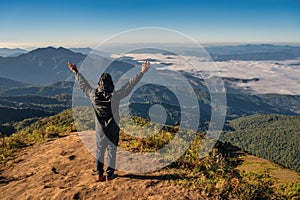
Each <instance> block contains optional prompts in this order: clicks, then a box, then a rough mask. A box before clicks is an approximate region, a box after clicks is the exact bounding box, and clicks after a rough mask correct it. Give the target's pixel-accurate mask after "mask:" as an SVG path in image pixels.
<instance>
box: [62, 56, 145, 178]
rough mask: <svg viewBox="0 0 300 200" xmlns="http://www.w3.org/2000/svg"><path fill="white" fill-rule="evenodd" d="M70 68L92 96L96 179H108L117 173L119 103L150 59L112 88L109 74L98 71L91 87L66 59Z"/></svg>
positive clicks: (80, 85) (135, 82)
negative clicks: (125, 79)
mask: <svg viewBox="0 0 300 200" xmlns="http://www.w3.org/2000/svg"><path fill="white" fill-rule="evenodd" d="M68 66H69V68H70V70H71V71H72V72H73V73H74V75H75V78H76V80H77V82H78V85H79V87H80V89H81V90H82V91H83V92H84V93H85V94H86V95H87V96H88V97H89V98H90V99H91V102H92V106H93V110H94V111H95V115H96V117H95V126H96V143H97V153H96V167H97V173H98V177H97V180H98V181H105V180H106V181H110V180H112V179H113V178H115V177H116V174H114V171H115V167H116V152H117V146H118V142H119V131H120V128H119V119H120V117H119V104H120V101H121V99H123V98H125V97H126V96H128V95H129V93H130V92H131V91H132V89H133V88H134V86H135V85H136V84H137V83H138V82H139V81H140V80H141V79H142V77H143V75H144V73H146V72H147V71H148V69H149V68H150V62H149V61H145V62H144V63H143V64H142V69H141V72H140V73H138V74H137V75H135V76H134V77H133V78H131V79H130V80H129V81H128V82H127V83H126V84H125V85H124V86H123V87H122V88H121V89H119V90H116V91H115V90H114V88H115V86H114V83H113V81H112V78H111V76H110V74H108V73H103V74H101V76H100V78H99V82H98V86H97V88H95V89H94V88H92V87H91V86H90V84H89V83H88V81H87V80H86V79H85V78H84V77H83V75H82V74H80V73H79V72H78V69H77V67H76V65H75V64H72V63H71V62H68ZM106 148H107V149H108V158H107V169H106V175H107V176H106V177H105V176H104V175H103V173H104V170H103V165H104V153H105V150H106Z"/></svg>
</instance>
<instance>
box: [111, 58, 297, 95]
mask: <svg viewBox="0 0 300 200" xmlns="http://www.w3.org/2000/svg"><path fill="white" fill-rule="evenodd" d="M122 56H130V57H132V59H133V60H137V61H141V62H142V61H143V60H144V59H145V58H151V59H156V60H159V61H160V62H154V63H152V64H153V66H154V67H156V68H157V69H168V70H185V71H189V72H193V73H195V74H196V73H199V72H200V73H202V74H208V75H210V76H219V77H227V78H239V79H252V78H259V81H253V82H248V83H236V84H234V86H235V87H238V88H243V89H246V90H247V89H248V90H249V91H254V92H255V93H259V94H266V93H277V94H292V95H300V81H299V80H300V78H299V77H300V59H298V60H286V61H236V60H233V61H226V62H214V63H211V62H205V61H200V59H199V58H197V57H194V56H185V57H181V56H177V55H163V54H122V55H112V57H114V58H117V57H122ZM164 63H167V64H168V65H164ZM191 63H192V64H191Z"/></svg>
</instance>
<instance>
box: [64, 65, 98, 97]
mask: <svg viewBox="0 0 300 200" xmlns="http://www.w3.org/2000/svg"><path fill="white" fill-rule="evenodd" d="M68 67H69V69H70V70H71V71H72V72H73V73H74V75H75V78H76V81H77V83H78V85H79V87H80V89H81V90H82V91H83V92H84V93H85V94H86V96H88V97H89V98H91V96H92V94H93V93H94V89H93V88H92V87H91V86H90V84H89V82H88V81H87V80H86V79H85V78H84V76H83V75H82V74H80V73H79V72H78V69H77V67H76V65H75V64H72V63H71V62H68Z"/></svg>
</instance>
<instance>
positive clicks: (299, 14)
mask: <svg viewBox="0 0 300 200" xmlns="http://www.w3.org/2000/svg"><path fill="white" fill-rule="evenodd" d="M0 24H1V31H0V47H34V46H50V45H53V46H66V47H71V46H93V45H96V44H98V43H100V42H101V41H103V40H104V39H106V38H108V37H109V36H111V35H113V34H116V33H118V32H121V31H125V30H128V29H133V28H138V27H151V26H154V27H163V28H170V29H175V30H177V31H180V32H183V33H185V34H187V35H189V36H191V37H193V38H194V39H195V40H197V41H199V42H200V43H201V44H206V43H280V42H284V43H300V1H298V0H252V1H248V0H207V1H201V0H199V1H189V0H184V1H176V0H172V1H164V0H127V1H126V0H123V1H120V0H106V1H101V0H98V1H96V0H85V1H84V0H73V1H72V0H68V1H67V0H65V1H64V0H61V1H56V0H52V1H47V0H44V1H42V0H40V1H30V0H26V1H17V0H16V1H14V0H1V1H0Z"/></svg>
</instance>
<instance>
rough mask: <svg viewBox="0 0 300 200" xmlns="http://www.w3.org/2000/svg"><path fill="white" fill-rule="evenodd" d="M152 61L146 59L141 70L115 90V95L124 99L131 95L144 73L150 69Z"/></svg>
mask: <svg viewBox="0 0 300 200" xmlns="http://www.w3.org/2000/svg"><path fill="white" fill-rule="evenodd" d="M149 68H150V62H149V61H145V62H144V63H143V64H142V69H141V72H140V73H138V74H137V75H135V76H134V77H133V78H131V79H130V80H129V81H128V82H127V83H126V84H125V85H124V86H123V87H122V88H121V89H119V90H117V91H115V92H114V97H115V98H117V99H123V98H125V97H126V96H128V95H129V93H130V92H131V90H132V89H133V88H134V86H135V85H136V84H137V83H138V82H139V81H140V80H141V79H142V77H143V75H144V74H145V73H146V72H147V71H148V70H149Z"/></svg>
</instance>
